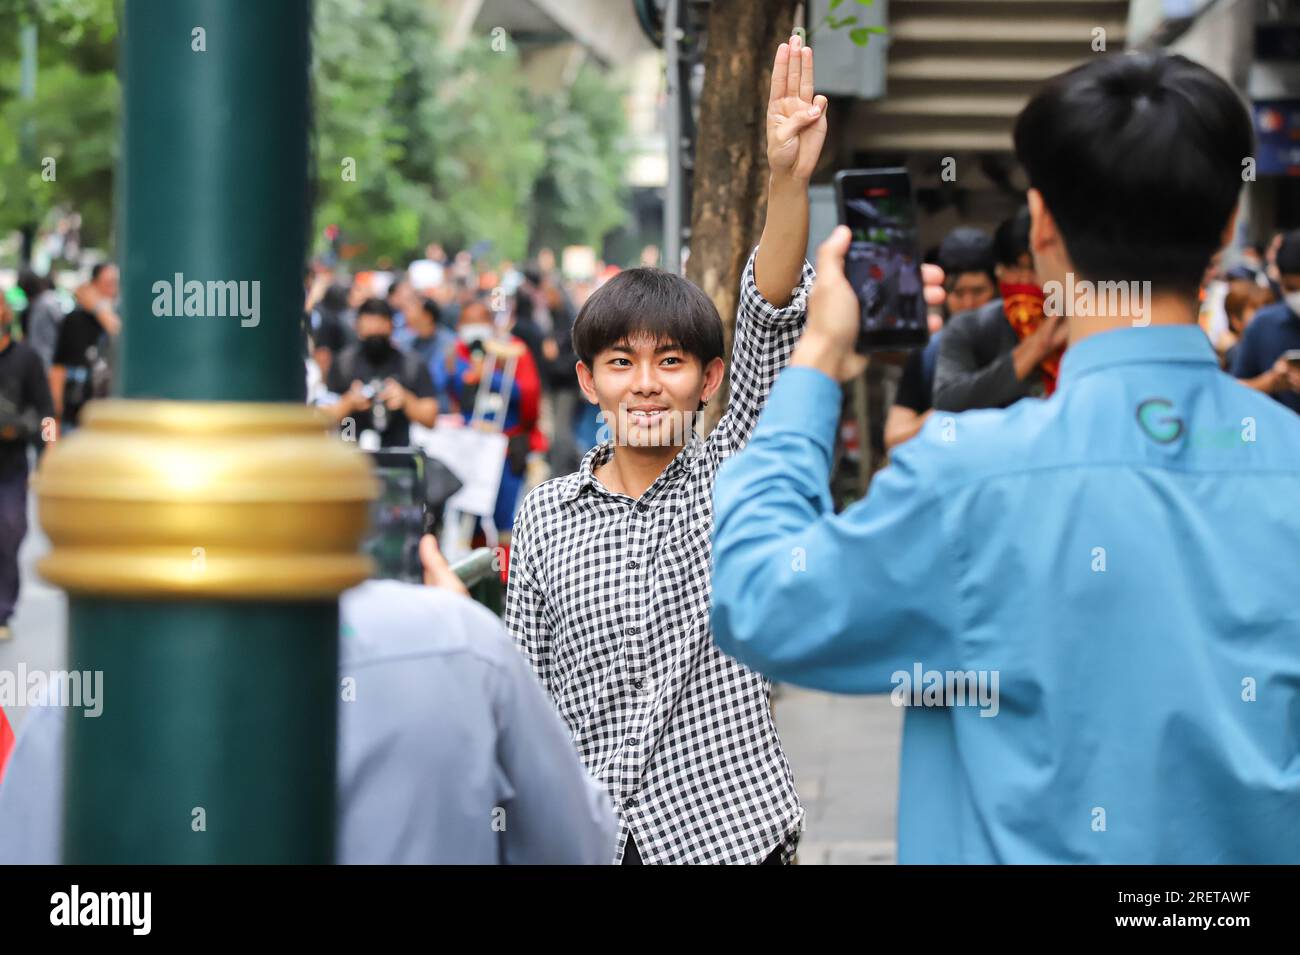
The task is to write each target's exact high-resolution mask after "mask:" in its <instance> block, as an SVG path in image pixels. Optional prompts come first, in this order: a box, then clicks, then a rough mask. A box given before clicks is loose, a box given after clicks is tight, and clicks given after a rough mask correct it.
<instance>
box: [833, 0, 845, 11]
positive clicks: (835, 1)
mask: <svg viewBox="0 0 1300 955" xmlns="http://www.w3.org/2000/svg"><path fill="white" fill-rule="evenodd" d="M843 2H844V0H831V7H830V8H831V9H832V10H834V9H835V8H836V7H838V6H839V5H840V4H841V3H843Z"/></svg>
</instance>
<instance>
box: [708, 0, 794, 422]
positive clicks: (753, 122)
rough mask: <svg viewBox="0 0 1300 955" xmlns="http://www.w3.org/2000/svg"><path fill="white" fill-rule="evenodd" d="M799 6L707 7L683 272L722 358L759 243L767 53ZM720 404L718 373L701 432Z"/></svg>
mask: <svg viewBox="0 0 1300 955" xmlns="http://www.w3.org/2000/svg"><path fill="white" fill-rule="evenodd" d="M800 5H801V4H800V0H713V2H712V4H711V5H710V7H709V20H708V41H707V42H708V46H707V47H706V49H705V51H704V88H703V90H702V92H701V95H700V120H699V125H698V127H697V128H698V130H699V135H698V139H697V142H696V145H695V182H694V187H693V191H694V200H693V203H692V209H691V240H690V249H691V254H690V259H689V261H688V262H687V267H686V276H687V278H689V279H690V280H691V281H692V282H694V283H695V284H696V285H698V286H699V287H700V288H702V289H703V290H704V292H705V294H707V295H708V296H709V298H711V299H713V304H714V305H716V306H717V308H718V314H719V315H721V316H722V325H723V328H724V329H725V333H726V354H727V355H728V356H730V355H731V339H732V332H733V330H734V328H735V322H736V302H737V300H738V298H739V294H740V274H741V271H742V270H743V269H744V267H745V261H746V259H748V257H749V253H750V251H751V250H752V249H753V248H754V246H755V245H756V244H757V243H758V238H759V235H760V234H761V232H762V229H763V215H764V213H765V211H766V205H767V133H766V129H765V120H766V116H767V97H768V90H769V88H770V86H771V82H772V58H773V57H774V56H775V55H776V48H777V47H778V46H780V44H781V42H782V41H784V40H786V39H788V38H789V37H790V33H791V31H792V30H793V29H794V27H795V26H796V20H795V15H796V12H797V11H798V9H799V7H800ZM728 366H730V361H728ZM726 406H727V380H726V379H725V378H724V379H723V386H722V388H721V389H720V390H719V392H718V394H717V397H716V398H715V399H714V400H713V401H711V402H709V407H708V408H707V414H706V416H705V421H704V427H705V430H706V431H710V430H712V429H713V426H714V425H715V424H716V423H717V421H718V418H720V417H721V416H722V413H723V411H725V410H726Z"/></svg>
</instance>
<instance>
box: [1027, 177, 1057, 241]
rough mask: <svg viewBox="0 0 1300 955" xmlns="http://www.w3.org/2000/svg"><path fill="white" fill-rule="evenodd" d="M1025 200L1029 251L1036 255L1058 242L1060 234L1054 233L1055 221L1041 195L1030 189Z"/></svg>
mask: <svg viewBox="0 0 1300 955" xmlns="http://www.w3.org/2000/svg"><path fill="white" fill-rule="evenodd" d="M1026 199H1027V200H1028V202H1029V251H1030V253H1031V254H1035V255H1037V254H1041V253H1042V252H1045V251H1047V250H1048V249H1050V248H1052V246H1054V245H1056V244H1057V243H1058V242H1060V241H1061V239H1060V233H1058V232H1057V231H1056V220H1055V219H1053V218H1052V213H1051V212H1049V211H1048V209H1047V204H1046V203H1045V202H1043V194H1042V193H1041V192H1039V191H1038V190H1037V189H1030V190H1029V192H1028V194H1027V195H1026Z"/></svg>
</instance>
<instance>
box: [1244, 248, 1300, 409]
mask: <svg viewBox="0 0 1300 955" xmlns="http://www.w3.org/2000/svg"><path fill="white" fill-rule="evenodd" d="M1276 262H1277V271H1278V273H1279V274H1278V284H1279V285H1280V286H1281V290H1282V301H1280V302H1278V303H1277V304H1275V305H1270V306H1268V307H1267V308H1261V309H1260V310H1259V311H1258V312H1257V313H1256V314H1255V318H1254V320H1253V321H1251V323H1250V324H1249V325H1247V326H1246V330H1245V332H1244V333H1243V334H1242V336H1241V342H1240V344H1239V345H1238V346H1237V349H1236V352H1235V353H1234V355H1233V362H1232V365H1231V369H1232V375H1233V377H1234V378H1238V379H1240V380H1241V382H1242V383H1243V384H1245V385H1248V386H1249V387H1251V388H1254V389H1255V390H1256V391H1262V392H1264V393H1265V394H1269V395H1272V396H1273V397H1274V398H1275V399H1276V400H1277V401H1280V402H1281V403H1282V404H1284V405H1286V406H1287V407H1288V408H1290V409H1291V410H1292V411H1297V412H1300V360H1293V359H1296V358H1297V357H1298V356H1296V355H1295V354H1294V353H1296V352H1300V229H1295V230H1292V231H1291V232H1288V233H1287V234H1286V236H1284V237H1283V239H1282V245H1281V246H1280V247H1279V248H1278V250H1277V259H1276ZM1288 354H1291V355H1292V358H1291V359H1288V358H1287V355H1288Z"/></svg>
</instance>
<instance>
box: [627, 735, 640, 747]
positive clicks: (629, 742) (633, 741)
mask: <svg viewBox="0 0 1300 955" xmlns="http://www.w3.org/2000/svg"><path fill="white" fill-rule="evenodd" d="M624 742H625V743H627V745H628V746H635V745H636V743H637V739H636V737H635V736H629V737H628V738H627V739H626V740H624Z"/></svg>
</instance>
